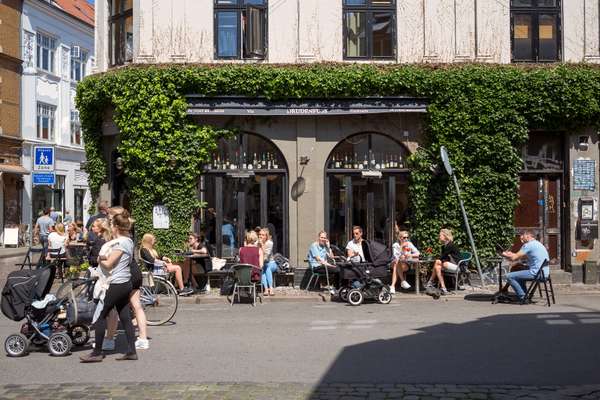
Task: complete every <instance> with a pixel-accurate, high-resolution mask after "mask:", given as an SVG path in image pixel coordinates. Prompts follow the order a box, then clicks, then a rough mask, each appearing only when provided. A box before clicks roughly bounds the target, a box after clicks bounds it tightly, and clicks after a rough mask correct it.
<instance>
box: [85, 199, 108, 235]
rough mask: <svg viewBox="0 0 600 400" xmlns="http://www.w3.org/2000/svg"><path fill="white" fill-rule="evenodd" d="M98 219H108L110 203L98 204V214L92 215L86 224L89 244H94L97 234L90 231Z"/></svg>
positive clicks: (101, 202)
mask: <svg viewBox="0 0 600 400" xmlns="http://www.w3.org/2000/svg"><path fill="white" fill-rule="evenodd" d="M98 218H108V201H106V200H102V201H100V202H99V203H98V214H95V215H92V216H91V217H90V218H89V219H88V220H87V223H86V224H85V232H86V233H87V235H88V236H87V240H88V242H93V241H94V239H95V233H94V232H93V231H91V230H90V227H91V226H92V224H93V223H94V221H95V220H97V219H98Z"/></svg>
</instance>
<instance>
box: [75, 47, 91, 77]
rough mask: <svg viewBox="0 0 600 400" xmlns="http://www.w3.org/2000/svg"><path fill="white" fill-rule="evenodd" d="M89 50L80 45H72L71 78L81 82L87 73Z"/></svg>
mask: <svg viewBox="0 0 600 400" xmlns="http://www.w3.org/2000/svg"><path fill="white" fill-rule="evenodd" d="M87 59H88V53H87V51H85V50H83V49H82V48H80V47H79V46H73V47H71V80H73V81H77V82H79V81H80V80H82V79H83V78H85V75H86V63H87Z"/></svg>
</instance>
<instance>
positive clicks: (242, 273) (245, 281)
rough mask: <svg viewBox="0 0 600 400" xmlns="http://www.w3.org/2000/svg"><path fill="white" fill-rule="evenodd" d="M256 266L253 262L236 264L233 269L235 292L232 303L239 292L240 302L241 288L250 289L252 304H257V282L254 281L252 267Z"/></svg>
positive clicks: (239, 298) (239, 299)
mask: <svg viewBox="0 0 600 400" xmlns="http://www.w3.org/2000/svg"><path fill="white" fill-rule="evenodd" d="M253 268H256V267H255V266H254V265H252V264H234V265H233V266H232V267H231V269H232V270H233V276H234V279H235V283H234V284H233V293H232V296H231V305H232V306H233V302H234V301H235V295H236V293H237V296H238V302H239V301H241V297H240V289H241V288H246V289H249V291H250V294H251V295H252V306H253V307H254V306H255V305H256V282H253V281H252V269H253ZM259 283H260V282H259Z"/></svg>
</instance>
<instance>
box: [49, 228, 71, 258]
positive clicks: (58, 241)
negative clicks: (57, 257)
mask: <svg viewBox="0 0 600 400" xmlns="http://www.w3.org/2000/svg"><path fill="white" fill-rule="evenodd" d="M66 245H67V235H60V234H59V233H58V232H51V233H50V234H49V235H48V248H49V249H50V250H57V249H60V251H59V252H58V253H59V254H65V252H66V248H65V247H66ZM53 253H54V252H53Z"/></svg>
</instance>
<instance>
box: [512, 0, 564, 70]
mask: <svg viewBox="0 0 600 400" xmlns="http://www.w3.org/2000/svg"><path fill="white" fill-rule="evenodd" d="M510 14H511V15H510V16H511V36H512V61H513V62H519V61H526V62H548V61H559V60H560V29H561V25H560V0H511V2H510Z"/></svg>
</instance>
